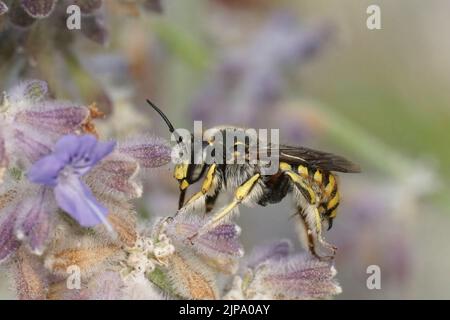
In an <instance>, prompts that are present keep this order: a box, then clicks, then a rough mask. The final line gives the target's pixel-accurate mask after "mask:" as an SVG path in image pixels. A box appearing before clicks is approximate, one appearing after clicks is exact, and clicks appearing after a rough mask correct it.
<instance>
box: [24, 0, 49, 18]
mask: <svg viewBox="0 0 450 320" xmlns="http://www.w3.org/2000/svg"><path fill="white" fill-rule="evenodd" d="M56 1H57V0H21V1H20V4H21V5H22V7H23V9H24V10H25V11H26V12H27V13H28V14H29V15H30V16H32V17H33V18H39V19H40V18H46V17H48V16H49V15H50V14H51V13H52V11H53V9H54V8H55V4H56Z"/></svg>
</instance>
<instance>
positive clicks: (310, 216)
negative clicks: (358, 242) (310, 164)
mask: <svg viewBox="0 0 450 320" xmlns="http://www.w3.org/2000/svg"><path fill="white" fill-rule="evenodd" d="M280 168H281V169H282V170H283V173H284V174H286V175H287V176H288V177H289V178H290V179H291V181H292V183H293V184H294V187H295V188H296V189H297V190H298V191H299V192H300V193H301V194H302V196H303V198H305V199H306V202H307V203H304V204H303V205H301V207H304V208H300V209H299V214H300V217H301V218H302V220H303V223H304V225H305V227H306V233H307V236H308V248H309V251H310V252H311V254H312V255H314V256H316V257H319V255H318V254H317V251H316V245H315V240H316V239H317V241H318V242H319V243H320V244H322V245H323V246H324V247H326V248H327V249H329V250H330V251H332V256H330V257H331V258H332V257H333V256H334V253H335V251H336V248H335V247H334V246H332V245H330V244H329V243H327V242H326V241H325V240H323V238H322V219H321V216H320V214H319V210H318V209H317V206H316V204H317V199H316V193H315V192H314V190H313V189H312V188H311V187H310V186H309V185H308V184H307V183H306V182H305V181H304V179H303V177H302V176H300V175H298V174H297V173H295V172H294V171H292V170H290V166H288V165H284V166H280ZM330 257H319V258H321V259H323V258H327V259H329V258H330Z"/></svg>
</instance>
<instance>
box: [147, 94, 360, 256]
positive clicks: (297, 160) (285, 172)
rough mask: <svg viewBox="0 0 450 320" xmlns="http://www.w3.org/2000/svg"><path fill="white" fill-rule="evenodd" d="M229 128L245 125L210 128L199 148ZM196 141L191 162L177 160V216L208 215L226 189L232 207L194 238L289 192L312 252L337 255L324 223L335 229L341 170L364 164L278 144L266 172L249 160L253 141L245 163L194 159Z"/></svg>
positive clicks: (215, 215)
mask: <svg viewBox="0 0 450 320" xmlns="http://www.w3.org/2000/svg"><path fill="white" fill-rule="evenodd" d="M147 102H148V103H149V104H150V106H152V107H153V108H154V109H155V110H156V111H157V112H158V113H159V114H160V116H161V117H162V118H163V120H164V121H165V122H166V124H167V125H168V127H169V131H170V132H171V133H174V132H175V130H174V127H173V126H172V124H171V123H170V121H169V120H168V118H167V117H166V116H165V115H164V113H163V112H162V111H161V110H160V109H159V108H157V107H156V106H155V105H154V104H153V103H152V102H151V101H149V100H147ZM230 130H231V131H243V130H244V129H242V128H237V127H229V126H220V127H215V128H212V129H210V130H207V131H205V132H204V134H203V137H202V141H201V145H202V148H201V149H200V150H199V151H197V152H204V151H205V148H206V147H207V146H208V145H211V144H213V143H216V141H215V137H217V135H222V136H225V135H226V132H227V131H230ZM191 139H194V137H193V136H192V138H191ZM220 141H221V142H220V143H221V145H220V146H219V147H220V148H223V150H228V149H230V151H231V154H232V155H234V156H237V155H238V153H239V152H237V151H236V150H238V144H239V143H241V144H242V142H240V141H237V142H236V141H233V143H232V144H231V145H227V142H223V141H225V139H222V140H220ZM191 142H192V141H191ZM178 143H179V144H180V145H181V147H184V143H185V142H183V141H182V139H181V138H179V139H178ZM192 145H193V144H192V143H191V149H192V150H191V154H192V158H191V161H190V162H187V163H180V164H177V165H176V166H175V169H174V177H175V179H176V180H177V181H178V183H179V189H180V197H179V208H178V209H179V210H178V212H177V214H180V213H187V212H193V211H198V210H201V211H203V212H204V213H209V212H211V211H212V210H213V209H214V206H215V203H216V200H217V198H218V196H219V195H220V194H221V193H223V192H225V191H231V192H232V193H233V199H232V200H231V202H230V203H229V204H228V205H226V206H225V207H223V208H220V209H219V210H218V211H217V212H215V213H212V217H211V218H210V220H208V222H207V223H206V224H205V225H204V226H203V227H202V228H201V229H200V230H199V231H198V232H197V233H196V234H194V235H193V236H192V237H190V238H189V240H190V241H193V240H195V238H196V237H197V236H198V235H199V234H202V233H204V232H207V231H209V230H211V228H214V227H215V226H217V225H219V224H220V223H222V222H223V221H224V220H225V219H227V218H228V217H230V216H232V215H233V213H234V212H236V210H237V209H238V207H239V205H241V204H244V205H249V206H254V205H260V206H267V205H269V204H275V203H279V202H280V201H281V200H283V199H284V198H285V197H286V196H287V195H288V194H289V195H291V196H292V198H293V202H294V207H295V215H296V216H298V217H299V218H300V219H298V221H299V222H300V223H301V224H302V226H303V227H304V230H305V234H306V239H307V246H308V249H309V252H310V253H311V254H312V255H314V256H315V257H317V258H319V259H332V258H333V257H334V255H335V253H336V250H337V248H336V247H335V246H333V245H331V244H329V243H327V242H326V241H325V240H324V239H323V237H322V230H323V229H324V227H326V228H327V230H329V229H330V228H331V227H332V225H333V219H334V218H335V217H336V213H337V208H338V206H339V203H340V193H339V190H338V177H337V175H336V172H343V173H357V172H360V168H359V166H357V165H356V164H354V163H353V162H351V161H349V160H347V159H345V158H343V157H341V156H338V155H335V154H332V153H328V152H323V151H318V150H313V149H310V148H306V147H300V146H299V147H297V146H290V145H279V146H277V147H278V148H277V149H275V150H276V152H277V153H278V154H277V155H276V156H277V158H278V160H279V161H278V163H279V165H278V168H277V170H276V173H274V174H264V172H263V170H261V165H260V164H259V163H256V164H255V163H253V162H250V161H247V160H248V157H247V156H248V153H249V146H248V140H245V142H244V149H245V151H246V153H245V156H244V160H245V161H244V162H243V163H240V164H236V163H233V162H232V161H231V162H230V161H226V160H230V159H225V158H224V159H223V160H224V161H222V162H220V163H214V162H213V163H205V162H202V163H194V161H192V160H193V158H194V157H195V156H197V155H196V154H195V150H194V149H193V148H192ZM216 147H217V146H216ZM241 150H242V149H241ZM257 152H259V151H257ZM224 157H225V155H224ZM231 160H233V159H231ZM200 180H201V188H200V191H198V192H196V193H194V194H193V195H192V196H191V197H190V198H189V199H188V200H187V201H185V196H186V192H187V190H188V188H189V187H190V186H191V185H194V184H197V183H199V182H200ZM318 244H320V245H321V246H322V247H323V248H326V249H328V250H329V251H330V252H331V255H320V254H319V250H318Z"/></svg>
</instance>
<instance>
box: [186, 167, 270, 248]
mask: <svg viewBox="0 0 450 320" xmlns="http://www.w3.org/2000/svg"><path fill="white" fill-rule="evenodd" d="M260 177H261V175H260V174H259V173H257V174H255V175H254V176H252V177H251V178H250V179H248V180H247V181H245V182H244V183H243V184H241V185H240V186H239V187H238V188H237V189H236V192H235V193H234V200H233V201H232V202H231V203H230V204H228V205H227V206H226V207H224V208H223V209H221V210H220V211H219V212H217V213H216V214H214V217H212V219H211V220H210V221H208V222H207V223H206V224H205V225H204V226H203V227H202V228H200V230H199V231H198V232H197V233H196V234H194V235H193V236H192V237H190V238H189V240H192V239H194V238H195V237H197V236H198V234H201V233H203V232H207V231H208V230H211V229H212V228H214V227H216V226H217V225H219V224H220V222H221V221H222V220H223V219H224V218H225V217H226V216H227V215H228V214H229V213H230V212H232V211H233V209H235V208H236V207H237V206H238V205H239V204H240V203H241V202H242V201H244V200H245V199H246V198H247V197H248V196H249V194H250V192H251V191H252V189H253V187H254V186H255V185H256V184H257V182H258V180H259V179H260Z"/></svg>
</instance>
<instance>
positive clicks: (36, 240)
mask: <svg viewBox="0 0 450 320" xmlns="http://www.w3.org/2000/svg"><path fill="white" fill-rule="evenodd" d="M52 203H53V201H52V194H51V191H50V190H49V189H45V188H41V189H40V190H39V192H38V193H37V194H36V195H32V196H30V197H29V198H28V199H27V200H26V201H25V203H24V204H23V207H24V208H23V210H21V213H20V215H19V216H18V219H17V223H16V225H17V227H16V233H17V237H18V238H19V239H20V240H22V241H23V240H27V242H28V244H29V246H30V248H31V251H32V252H33V253H35V254H37V255H41V254H42V253H43V251H44V248H45V245H46V243H47V240H48V238H49V234H50V226H51V220H50V217H51V215H52V214H53V213H55V212H56V210H57V208H56V207H53V208H52Z"/></svg>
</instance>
